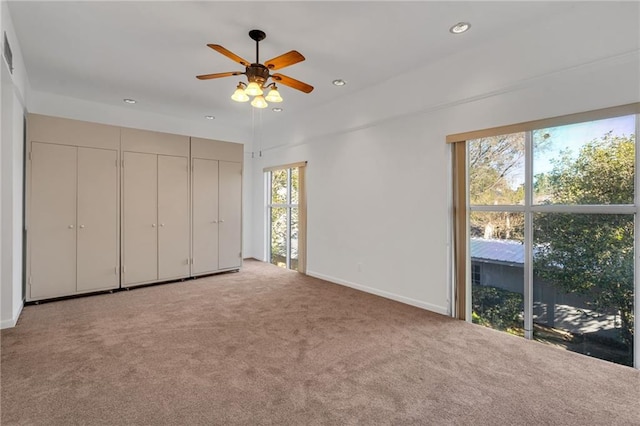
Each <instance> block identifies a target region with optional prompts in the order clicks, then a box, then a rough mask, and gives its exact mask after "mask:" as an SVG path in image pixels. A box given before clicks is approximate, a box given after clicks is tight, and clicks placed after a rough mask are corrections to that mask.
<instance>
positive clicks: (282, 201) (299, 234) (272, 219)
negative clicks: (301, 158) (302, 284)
mask: <svg viewBox="0 0 640 426" xmlns="http://www.w3.org/2000/svg"><path fill="white" fill-rule="evenodd" d="M305 164H306V163H296V164H293V165H286V166H280V167H276V168H269V169H265V177H266V182H267V192H268V193H267V233H268V238H267V241H268V244H267V258H268V259H269V262H270V263H273V264H274V265H277V266H280V267H283V268H287V269H293V270H296V271H299V272H303V273H304V272H305V271H306V266H305V263H306V262H305V236H306V235H305V234H306V232H305V230H306V212H305V210H306V209H305V207H306V197H305V191H304V170H305V168H304V166H305Z"/></svg>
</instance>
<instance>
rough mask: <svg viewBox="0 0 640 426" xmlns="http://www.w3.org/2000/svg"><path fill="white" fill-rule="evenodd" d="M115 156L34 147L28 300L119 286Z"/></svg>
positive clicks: (96, 151) (80, 149) (43, 145)
mask: <svg viewBox="0 0 640 426" xmlns="http://www.w3.org/2000/svg"><path fill="white" fill-rule="evenodd" d="M116 160H117V152H116V151H115V150H109V149H98V148H83V147H75V146H67V145H56V144H47V143H38V142H33V143H32V144H31V204H30V221H29V224H30V225H29V229H28V232H29V247H30V257H29V271H30V275H29V277H30V287H29V294H28V296H27V297H28V298H29V299H30V300H34V299H43V298H48V297H59V296H69V295H72V294H76V293H82V292H88V291H93V290H104V289H109V288H116V287H118V284H119V281H118V276H119V275H118V274H119V271H118V263H119V262H118V174H117V173H118V168H117V162H116Z"/></svg>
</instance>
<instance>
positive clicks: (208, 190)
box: [191, 158, 218, 274]
mask: <svg viewBox="0 0 640 426" xmlns="http://www.w3.org/2000/svg"><path fill="white" fill-rule="evenodd" d="M192 161H193V184H192V185H193V265H192V269H191V273H192V274H203V273H207V272H215V271H217V270H218V161H217V160H204V159H200V158H194V159H193V160H192Z"/></svg>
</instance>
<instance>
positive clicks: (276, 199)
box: [271, 169, 288, 204]
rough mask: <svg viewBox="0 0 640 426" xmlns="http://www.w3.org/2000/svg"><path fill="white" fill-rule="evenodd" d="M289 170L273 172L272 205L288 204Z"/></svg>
mask: <svg viewBox="0 0 640 426" xmlns="http://www.w3.org/2000/svg"><path fill="white" fill-rule="evenodd" d="M287 186H288V184H287V170H286V169H284V170H274V171H273V172H271V204H286V203H287Z"/></svg>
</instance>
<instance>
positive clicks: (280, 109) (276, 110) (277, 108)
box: [271, 107, 282, 112]
mask: <svg viewBox="0 0 640 426" xmlns="http://www.w3.org/2000/svg"><path fill="white" fill-rule="evenodd" d="M271 111H273V112H282V108H279V107H275V108H271Z"/></svg>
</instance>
